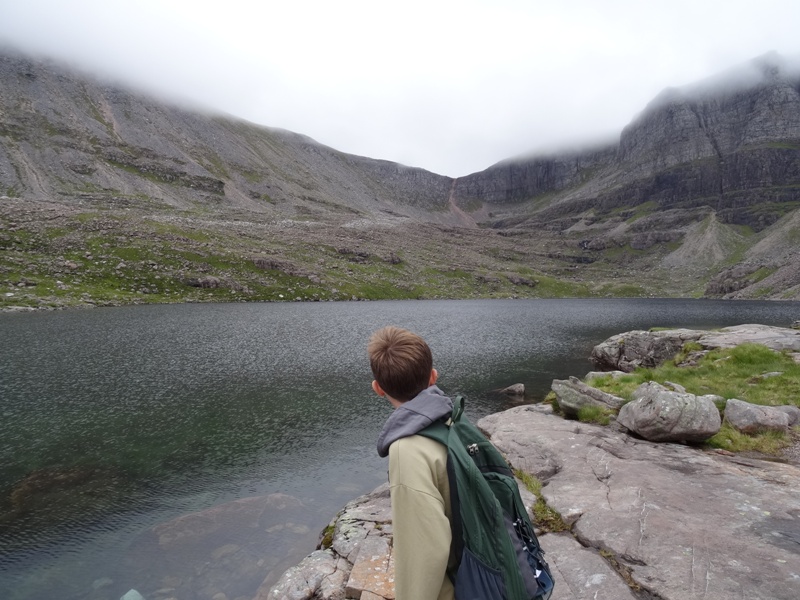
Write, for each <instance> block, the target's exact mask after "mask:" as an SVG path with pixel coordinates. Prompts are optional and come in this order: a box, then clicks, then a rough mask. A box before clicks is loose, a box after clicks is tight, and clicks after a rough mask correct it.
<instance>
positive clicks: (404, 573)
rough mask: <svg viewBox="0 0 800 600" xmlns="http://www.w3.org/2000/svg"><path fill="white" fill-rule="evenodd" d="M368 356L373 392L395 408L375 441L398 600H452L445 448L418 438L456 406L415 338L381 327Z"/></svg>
mask: <svg viewBox="0 0 800 600" xmlns="http://www.w3.org/2000/svg"><path fill="white" fill-rule="evenodd" d="M367 351H368V353H369V362H370V367H371V368H372V374H373V376H374V377H375V380H374V381H373V382H372V389H373V390H374V391H375V393H377V394H378V395H379V396H382V397H386V398H387V399H388V400H389V402H390V403H391V404H392V406H393V407H394V408H395V411H394V412H393V413H392V415H391V416H390V417H389V419H388V420H387V421H386V424H385V425H384V427H383V430H382V431H381V433H380V436H379V437H378V454H379V455H380V456H381V457H385V456H387V455H388V456H389V486H390V488H389V489H390V493H391V498H392V530H393V535H394V568H395V597H396V600H453V597H454V595H453V585H452V583H451V582H450V579H449V577H448V576H447V565H448V560H449V558H450V540H451V535H452V534H451V530H450V485H449V483H448V480H447V449H446V448H445V447H444V446H443V445H442V444H440V443H439V442H436V441H434V440H431V439H429V438H425V437H422V436H419V435H416V433H417V432H419V431H421V430H422V429H424V428H425V427H427V426H428V425H430V424H431V423H433V422H434V421H437V420H439V419H442V418H445V419H446V418H448V417H449V416H450V414H451V412H452V410H453V403H452V401H451V400H450V399H449V398H448V397H446V396H445V395H444V394H443V393H442V391H441V390H440V389H439V388H438V387H436V385H435V383H436V379H437V377H438V373H437V372H436V369H434V368H433V357H432V355H431V350H430V348H429V347H428V344H426V343H425V340H423V339H422V338H421V337H419V336H418V335H416V334H414V333H411V332H410V331H407V330H405V329H400V328H399V327H391V326H390V327H384V328H383V329H380V330H378V331H376V332H375V333H373V334H372V336H371V337H370V340H369V344H368V346H367Z"/></svg>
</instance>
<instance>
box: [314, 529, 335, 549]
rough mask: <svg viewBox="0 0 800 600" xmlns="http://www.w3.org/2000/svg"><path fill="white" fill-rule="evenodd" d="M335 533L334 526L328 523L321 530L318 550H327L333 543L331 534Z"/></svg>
mask: <svg viewBox="0 0 800 600" xmlns="http://www.w3.org/2000/svg"><path fill="white" fill-rule="evenodd" d="M334 533H336V526H335V525H333V524H331V525H328V526H327V527H326V528H325V529H324V530H323V531H322V539H321V540H320V542H319V547H318V549H319V550H327V549H328V548H330V547H331V546H332V545H333V534H334Z"/></svg>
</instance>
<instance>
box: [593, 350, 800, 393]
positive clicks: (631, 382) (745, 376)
mask: <svg viewBox="0 0 800 600" xmlns="http://www.w3.org/2000/svg"><path fill="white" fill-rule="evenodd" d="M697 349H699V347H698V345H696V344H695V345H688V344H687V347H686V348H684V350H683V353H682V354H683V355H685V354H686V353H688V351H694V350H697ZM683 357H685V356H683ZM681 358H682V355H678V356H677V357H676V359H677V360H678V361H680V359H681ZM767 373H780V375H775V376H769V377H764V375H766V374H767ZM646 381H656V382H658V383H664V382H665V381H672V382H675V383H678V384H680V385H682V386H684V387H685V388H686V391H687V392H689V393H692V394H697V395H703V394H717V395H719V396H722V397H723V398H737V399H739V400H744V401H745V402H750V403H752V404H762V405H766V406H776V405H781V404H794V405H795V406H800V365H798V364H796V363H795V362H794V361H793V360H792V359H791V358H790V357H789V356H787V355H786V354H783V353H782V352H776V351H774V350H770V349H769V348H766V347H765V346H761V345H759V344H741V345H740V346H737V347H736V348H727V349H719V350H712V351H711V352H709V353H708V354H707V355H706V356H705V357H703V358H702V359H701V360H700V362H699V363H698V365H697V366H696V367H692V368H686V367H678V366H676V364H675V361H671V362H667V363H664V364H663V365H661V366H660V367H657V368H654V369H637V370H636V371H634V372H633V373H629V374H627V375H624V376H622V377H619V378H618V379H612V378H610V377H601V378H598V379H595V380H592V381H591V382H589V384H590V385H592V386H594V387H597V388H599V389H602V390H603V391H606V392H608V393H610V394H614V395H616V396H620V397H621V398H626V399H628V400H630V399H631V394H632V393H633V391H634V390H635V389H636V388H637V387H638V386H639V385H640V384H642V383H644V382H646Z"/></svg>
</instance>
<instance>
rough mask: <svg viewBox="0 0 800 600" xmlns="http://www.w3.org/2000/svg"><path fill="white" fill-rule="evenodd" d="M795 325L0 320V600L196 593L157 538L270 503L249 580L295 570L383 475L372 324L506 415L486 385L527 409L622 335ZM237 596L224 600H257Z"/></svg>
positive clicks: (529, 315) (260, 309)
mask: <svg viewBox="0 0 800 600" xmlns="http://www.w3.org/2000/svg"><path fill="white" fill-rule="evenodd" d="M797 318H800V303H796V302H795V303H774V302H773V303H768V302H731V301H708V300H653V299H649V300H514V301H512V300H509V301H502V300H478V301H419V302H410V301H409V302H369V303H318V304H317V303H315V304H288V303H287V304H213V305H212V304H206V305H192V304H190V305H170V306H146V307H128V308H114V309H97V310H93V311H68V312H57V313H34V314H2V315H0V340H1V341H0V344H1V345H0V348H2V349H1V350H0V419H2V420H0V598H4V599H8V600H29V599H39V598H41V599H51V598H74V599H76V600H77V599H81V600H84V599H87V600H88V599H91V600H95V599H97V600H100V599H104V598H108V599H112V600H116V599H118V598H119V597H120V596H121V595H122V594H124V593H125V592H126V591H127V590H129V589H131V588H136V589H139V590H140V591H141V592H142V593H145V590H154V589H157V588H158V587H159V586H160V587H162V588H163V589H162V591H161V592H160V595H156V596H152V595H151V596H147V595H146V597H147V600H151V598H155V597H158V598H162V597H167V596H168V595H169V594H171V593H173V592H170V591H169V590H170V589H172V588H174V589H177V590H179V591H180V594H178V592H174V595H176V596H177V597H180V598H181V600H192V598H198V599H199V598H205V597H206V595H205V594H207V593H209V592H208V590H209V589H210V588H209V587H208V585H206V587H205V588H202V589H200V588H199V587H197V586H195V587H194V588H192V587H191V586H190V585H189V584H188V583H187V582H188V581H190V580H191V579H192V577H193V575H192V573H194V574H197V573H198V572H200V570H201V566H198V564H197V562H196V561H199V560H201V559H200V558H198V556H196V555H193V554H192V552H190V551H188V550H184V551H181V552H177V551H176V553H175V554H174V555H173V556H172V558H171V562H170V563H169V565H168V566H167V565H165V564H164V565H162V564H154V563H153V559H152V556H154V554H153V553H154V552H155V550H154V548H155V547H154V546H153V545H152V544H148V543H146V542H143V541H142V540H143V539H146V538H147V532H148V530H150V529H151V528H152V527H153V526H155V525H157V524H159V523H163V522H166V521H169V520H171V519H175V518H176V517H178V516H180V515H184V514H187V513H191V512H193V511H200V510H205V509H209V508H212V507H215V506H219V505H222V504H224V503H227V502H230V501H233V500H237V499H241V498H248V497H252V496H261V495H266V494H273V493H282V494H288V495H290V496H293V497H295V498H298V499H300V500H301V501H302V502H303V510H302V511H301V513H302V514H301V515H299V516H298V515H294V516H293V517H292V519H293V520H292V522H291V523H288V524H286V525H285V526H284V525H280V526H276V527H273V528H271V529H270V530H269V531H270V534H269V536H266V535H264V541H263V544H262V546H261V547H260V546H259V543H260V542H259V541H258V536H257V535H256V537H255V538H253V539H249V540H248V544H249V545H248V548H249V551H250V552H256V553H262V554H263V559H262V560H261V563H260V565H261V566H260V569H261V570H260V571H259V572H258V573H257V574H256V575H253V581H255V580H256V579H258V581H260V580H262V579H264V577H266V576H267V575H268V574H269V573H270V572H271V571H274V572H275V573H278V571H282V569H283V568H285V566H287V565H289V564H293V563H294V562H296V561H297V560H299V559H300V558H301V557H302V556H304V555H305V554H307V553H308V552H310V551H311V550H313V547H314V545H315V543H316V540H317V536H318V533H319V531H320V530H321V529H322V528H323V527H324V526H325V525H326V524H327V523H328V521H329V520H330V519H331V517H332V516H333V515H334V514H335V513H336V512H337V511H338V510H339V508H341V506H343V505H344V504H345V503H346V502H348V501H349V500H351V499H353V498H355V497H356V496H358V495H360V494H362V493H365V492H367V491H369V490H371V489H373V488H374V487H375V486H377V485H379V484H381V483H383V482H384V481H385V479H386V468H387V464H386V462H385V461H384V460H382V459H380V458H378V456H377V453H376V451H375V447H374V445H375V439H376V437H377V432H378V430H379V429H380V427H381V426H382V424H383V421H384V420H385V419H386V418H387V417H388V415H389V413H390V407H389V405H388V403H386V402H385V401H383V400H381V399H379V398H377V397H376V396H375V395H374V394H373V393H372V391H371V389H370V381H371V374H370V372H369V366H368V364H367V360H366V340H367V338H368V337H369V334H370V333H371V332H372V331H374V330H375V329H378V328H379V327H382V326H383V325H387V324H395V325H399V326H402V327H407V328H409V329H412V330H413V331H415V332H417V333H419V334H421V335H422V336H423V337H425V338H426V339H427V341H428V343H429V344H430V346H431V348H432V350H433V354H434V366H435V367H436V368H437V369H438V370H439V373H440V379H439V385H440V387H441V388H442V389H444V390H445V391H446V392H449V393H453V394H454V393H456V392H459V393H464V394H466V395H467V398H468V414H469V415H470V416H471V417H473V418H478V417H480V416H483V415H485V414H488V413H490V412H494V411H498V410H502V409H504V408H508V407H509V406H511V404H510V403H509V401H508V400H505V399H502V398H501V397H499V396H498V395H496V394H493V393H492V390H495V389H497V388H501V387H505V386H507V385H509V384H512V383H518V382H521V383H524V384H525V385H526V388H527V393H526V396H527V397H526V401H531V402H532V401H538V400H541V398H542V397H543V396H544V395H545V394H546V392H547V390H548V389H549V386H550V382H551V381H552V379H554V378H564V377H566V376H568V375H578V376H582V375H584V374H585V373H586V371H588V370H590V368H591V365H590V363H589V361H588V355H589V352H590V350H591V348H592V346H594V345H595V344H597V343H599V342H601V341H602V340H604V339H605V338H607V337H608V336H610V335H613V334H615V333H619V332H622V331H627V330H630V329H640V328H644V329H646V328H650V327H670V326H684V327H696V328H714V327H721V326H726V325H735V324H741V323H764V324H772V325H781V326H788V325H789V324H790V323H791V322H792V321H793V320H795V319H797ZM276 532H277V533H276ZM281 532H285V535H284V534H283V533H281ZM256 534H258V532H256ZM276 536H277V537H276ZM281 536H283V537H281ZM284 537H285V538H286V539H287V540H289V541H288V542H286V543H284V542H285V541H286V540H284ZM287 544H288V545H287ZM230 551H231V552H233V550H230ZM176 557H177V558H176ZM148 561H150V562H148ZM273 576H274V574H273ZM148 578H149V579H148ZM159 578H160V579H159ZM143 579H148V580H146V581H145V580H143ZM165 582H166V583H165ZM209 585H210V584H209ZM242 585H244V584H242ZM247 585H249V586H253V585H255V587H253V589H249V588H248V589H244V588H242V589H240V590H239V591H238V592H237V593H238V594H239V595H238V596H237V595H236V594H233V595H229V599H230V600H234V598H237V597H241V598H247V597H252V595H254V594H255V591H256V590H255V588H257V583H256V584H253V583H252V582H250V583H248V584H247ZM170 586H172V588H170ZM165 590H166V591H165ZM248 594H249V596H248ZM207 597H209V598H210V597H211V596H210V595H209V596H207Z"/></svg>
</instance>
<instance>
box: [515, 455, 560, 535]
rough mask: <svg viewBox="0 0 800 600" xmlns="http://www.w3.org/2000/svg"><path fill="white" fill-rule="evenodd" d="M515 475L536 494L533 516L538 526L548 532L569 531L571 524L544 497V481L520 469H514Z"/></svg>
mask: <svg viewBox="0 0 800 600" xmlns="http://www.w3.org/2000/svg"><path fill="white" fill-rule="evenodd" d="M514 475H515V476H516V478H517V479H519V480H520V481H521V482H522V483H523V485H524V486H525V487H526V488H527V490H528V491H529V492H531V493H532V494H533V495H534V496H536V502H535V503H534V505H533V507H532V511H531V512H533V518H534V521H535V524H536V526H537V527H539V528H540V529H542V530H543V531H546V532H548V533H556V532H559V531H569V525H567V524H566V523H565V522H564V519H563V517H562V516H561V515H560V514H559V512H558V511H557V510H555V509H554V508H552V507H550V506H548V505H547V502H545V500H544V498H543V497H542V482H541V481H539V480H538V479H537V478H536V477H534V476H533V475H531V474H530V473H525V472H524V471H520V470H519V469H515V470H514Z"/></svg>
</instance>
